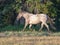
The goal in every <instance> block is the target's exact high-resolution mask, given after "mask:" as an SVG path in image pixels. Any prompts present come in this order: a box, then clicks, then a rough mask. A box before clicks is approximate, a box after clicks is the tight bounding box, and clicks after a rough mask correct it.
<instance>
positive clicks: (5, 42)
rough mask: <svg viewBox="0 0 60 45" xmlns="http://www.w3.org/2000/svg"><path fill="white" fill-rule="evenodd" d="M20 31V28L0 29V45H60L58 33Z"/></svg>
mask: <svg viewBox="0 0 60 45" xmlns="http://www.w3.org/2000/svg"><path fill="white" fill-rule="evenodd" d="M27 30H28V29H26V31H24V32H23V31H21V27H20V28H19V27H18V28H17V27H13V26H8V27H5V28H2V29H0V45H60V32H51V33H48V31H41V32H39V31H30V30H28V31H27Z"/></svg>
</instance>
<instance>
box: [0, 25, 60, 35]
mask: <svg viewBox="0 0 60 45" xmlns="http://www.w3.org/2000/svg"><path fill="white" fill-rule="evenodd" d="M22 29H23V25H22V26H12V25H8V26H5V27H3V28H0V32H1V33H4V34H6V35H7V36H11V35H17V36H22V35H23V36H60V32H53V33H49V32H48V31H47V30H46V31H43V30H42V32H39V31H38V30H35V29H34V28H33V29H32V31H31V30H30V29H28V27H27V28H26V29H25V31H24V32H23V31H22Z"/></svg>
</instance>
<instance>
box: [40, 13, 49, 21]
mask: <svg viewBox="0 0 60 45" xmlns="http://www.w3.org/2000/svg"><path fill="white" fill-rule="evenodd" d="M39 17H40V21H42V22H46V21H47V19H48V18H47V15H46V14H39Z"/></svg>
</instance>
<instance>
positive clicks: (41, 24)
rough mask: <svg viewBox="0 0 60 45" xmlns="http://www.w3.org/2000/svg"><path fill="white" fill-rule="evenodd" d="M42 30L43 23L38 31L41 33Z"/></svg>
mask: <svg viewBox="0 0 60 45" xmlns="http://www.w3.org/2000/svg"><path fill="white" fill-rule="evenodd" d="M42 28H43V23H41V28H40V29H39V31H41V30H42Z"/></svg>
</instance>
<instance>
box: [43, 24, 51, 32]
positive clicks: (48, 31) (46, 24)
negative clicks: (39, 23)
mask: <svg viewBox="0 0 60 45" xmlns="http://www.w3.org/2000/svg"><path fill="white" fill-rule="evenodd" d="M44 25H45V26H46V27H47V29H48V32H50V31H49V26H48V25H47V24H46V23H44Z"/></svg>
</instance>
